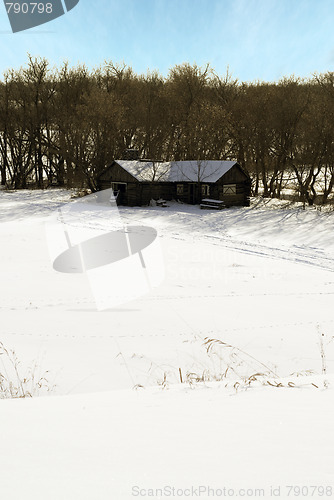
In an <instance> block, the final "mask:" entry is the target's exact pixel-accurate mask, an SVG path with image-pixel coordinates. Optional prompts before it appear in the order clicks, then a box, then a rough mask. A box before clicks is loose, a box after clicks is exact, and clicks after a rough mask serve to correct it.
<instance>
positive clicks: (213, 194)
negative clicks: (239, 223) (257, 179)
mask: <svg viewBox="0 0 334 500" xmlns="http://www.w3.org/2000/svg"><path fill="white" fill-rule="evenodd" d="M226 185H235V193H234V194H232V193H224V186H226ZM250 187H251V182H250V179H249V177H248V176H247V175H246V174H245V173H244V172H243V171H242V170H241V169H240V168H239V167H238V166H237V165H234V166H233V167H232V168H231V169H230V170H229V171H228V172H226V174H225V175H223V176H222V177H221V178H220V179H219V180H218V181H217V182H216V183H215V184H213V185H212V187H211V188H210V198H213V199H217V200H221V201H224V202H225V203H226V205H227V206H249V196H250Z"/></svg>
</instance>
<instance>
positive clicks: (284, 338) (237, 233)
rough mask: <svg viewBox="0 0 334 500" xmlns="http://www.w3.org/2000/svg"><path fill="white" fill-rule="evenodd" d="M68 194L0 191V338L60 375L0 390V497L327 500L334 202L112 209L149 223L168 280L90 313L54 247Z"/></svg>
mask: <svg viewBox="0 0 334 500" xmlns="http://www.w3.org/2000/svg"><path fill="white" fill-rule="evenodd" d="M69 200H70V193H69V192H66V191H61V190H53V191H45V192H42V191H31V192H29V191H22V192H5V191H0V238H1V239H0V241H1V245H0V271H1V278H2V279H1V296H0V297H1V301H0V313H1V316H0V317H1V337H0V340H1V342H2V343H3V344H4V346H5V347H6V348H7V349H13V350H15V352H16V354H17V356H18V359H19V360H20V361H21V365H20V369H21V370H22V373H24V372H25V369H28V367H29V365H30V364H31V363H32V362H36V364H37V365H38V369H37V371H38V373H37V376H39V375H42V374H43V373H44V372H45V371H46V370H48V374H47V379H48V386H53V385H54V384H55V389H54V391H53V393H52V394H53V396H51V397H45V398H33V399H24V400H22V399H21V400H2V401H0V403H1V412H0V415H1V416H0V422H1V429H2V432H1V451H0V457H1V461H0V467H1V469H0V470H1V481H0V497H1V498H4V499H6V500H7V499H15V500H16V499H22V498H28V499H30V498H31V499H38V500H39V499H43V500H44V499H60V498H61V499H66V500H67V499H69V500H72V499H87V500H88V499H103V500H104V499H131V498H135V497H139V498H145V497H149V498H168V497H173V496H174V497H178V498H180V497H181V498H182V497H194V498H195V497H200V498H204V499H207V498H211V497H213V498H214V497H224V496H229V497H233V496H246V497H252V496H253V497H262V498H271V497H273V496H278V497H280V498H293V497H296V496H303V497H304V498H305V497H312V498H320V497H322V496H324V497H327V498H328V497H331V496H334V471H333V465H332V464H333V456H334V452H333V450H334V431H333V424H332V420H333V410H334V402H333V395H334V394H333V383H334V378H333V373H334V340H333V336H334V318H333V295H334V274H333V273H334V238H333V229H334V212H319V211H317V210H316V209H306V210H302V208H301V207H300V206H298V205H289V206H288V205H287V204H286V203H281V202H278V201H274V200H273V201H271V202H269V203H265V202H264V201H263V200H253V202H252V206H251V207H249V208H248V207H243V208H231V209H228V210H223V211H217V212H210V211H206V210H205V211H204V210H203V211H202V210H200V209H199V208H198V207H196V206H187V205H180V204H177V203H169V207H167V208H158V207H142V208H128V207H120V209H119V211H120V215H121V218H122V220H123V221H124V224H128V225H131V224H142V225H148V226H151V227H153V228H155V229H156V230H157V232H158V237H159V241H160V245H161V248H162V252H163V256H164V262H165V271H166V278H165V281H164V282H163V283H162V284H161V286H160V287H158V288H157V289H156V290H155V291H154V292H152V293H150V294H148V295H145V296H142V297H140V298H138V299H136V300H133V301H131V302H128V303H126V304H123V305H120V306H118V307H117V308H113V309H107V310H105V311H97V310H96V307H95V303H94V297H93V296H92V293H91V291H90V288H89V286H88V282H87V280H86V277H85V275H80V274H63V273H57V272H55V271H54V270H53V269H52V265H51V262H50V258H49V255H48V249H47V244H46V237H45V222H46V221H47V220H48V216H49V215H51V213H52V212H53V211H54V210H56V209H57V208H58V207H60V206H61V205H62V204H63V203H66V202H68V201H69ZM126 278H127V279H128V280H129V281H130V280H131V277H126ZM116 285H117V284H116ZM111 286H115V284H111ZM206 338H210V339H214V340H217V341H218V342H215V343H213V344H212V349H209V352H207V350H206V348H205V346H204V345H203V344H204V342H205V339H206ZM219 341H220V342H219ZM223 342H224V343H225V344H222V343H223ZM229 346H230V347H229ZM321 347H322V349H323V357H321ZM1 362H2V363H3V365H1ZM6 362H7V360H6V358H5V356H1V357H0V367H1V366H2V370H1V369H0V372H3V370H5V369H6V370H9V369H10V367H8V366H6ZM325 368H326V371H327V373H326V374H323V373H322V372H323V371H324V369H325ZM226 370H227V371H226ZM224 373H226V376H222V375H223V374H224ZM256 373H259V374H260V375H257V376H256V377H253V378H252V376H253V375H254V374H256ZM187 374H188V375H187ZM181 377H182V380H183V383H182V384H181V380H180V378H181ZM196 379H198V380H204V382H196ZM255 379H256V380H255ZM270 384H272V385H274V386H278V387H272V385H270ZM289 386H290V387H289ZM134 387H135V389H133V388H134ZM41 394H43V391H41ZM288 486H295V487H296V488H294V489H289V488H288ZM302 486H304V489H303V490H301V489H299V490H298V487H299V488H301V487H302ZM164 487H166V488H165V489H163V488H164ZM173 487H174V488H175V489H174V490H173ZM200 487H201V489H200ZM209 487H210V488H211V490H209V489H208V488H209ZM329 487H333V489H332V490H330V489H329ZM224 488H226V489H224ZM279 488H280V489H279ZM322 488H324V489H322ZM326 488H327V489H326ZM156 490H158V491H156ZM159 490H162V491H159Z"/></svg>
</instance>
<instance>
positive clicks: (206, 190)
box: [202, 184, 210, 196]
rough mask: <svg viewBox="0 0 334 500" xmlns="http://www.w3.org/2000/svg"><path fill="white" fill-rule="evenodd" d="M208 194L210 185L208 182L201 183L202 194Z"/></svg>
mask: <svg viewBox="0 0 334 500" xmlns="http://www.w3.org/2000/svg"><path fill="white" fill-rule="evenodd" d="M209 195H210V186H209V185H208V184H202V196H209Z"/></svg>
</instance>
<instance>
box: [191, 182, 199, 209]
mask: <svg viewBox="0 0 334 500" xmlns="http://www.w3.org/2000/svg"><path fill="white" fill-rule="evenodd" d="M189 203H192V204H193V205H195V204H196V203H197V184H196V183H195V182H192V183H191V184H189Z"/></svg>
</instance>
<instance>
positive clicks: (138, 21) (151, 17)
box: [0, 0, 334, 81]
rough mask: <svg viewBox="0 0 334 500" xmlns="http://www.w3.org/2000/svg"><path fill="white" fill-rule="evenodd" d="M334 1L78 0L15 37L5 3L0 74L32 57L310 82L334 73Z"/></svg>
mask: <svg viewBox="0 0 334 500" xmlns="http://www.w3.org/2000/svg"><path fill="white" fill-rule="evenodd" d="M333 26H334V1H333V0H95V1H93V0H80V2H79V4H78V5H77V6H76V7H75V8H74V9H73V10H71V11H70V12H68V13H67V14H66V15H64V16H61V17H59V18H58V19H56V20H54V21H52V22H50V23H48V24H45V25H43V26H40V27H38V28H34V29H31V30H28V31H24V32H21V33H15V34H13V33H11V31H10V25H9V21H8V18H7V14H6V9H5V6H4V4H3V3H1V4H0V54H1V57H0V73H1V74H2V73H3V71H4V70H6V69H7V68H19V67H20V66H22V65H24V64H25V63H26V61H27V53H28V52H29V53H30V54H31V55H33V56H42V57H46V58H47V59H48V60H49V61H50V63H51V64H52V65H58V66H59V65H61V63H62V62H63V61H65V60H68V61H69V63H70V64H72V65H76V64H77V63H85V64H86V65H87V66H88V67H89V68H93V67H96V66H98V65H100V64H102V63H103V61H104V60H112V61H113V62H122V61H124V62H125V63H126V64H128V65H130V66H132V68H133V69H134V70H135V71H136V72H137V73H146V71H147V70H148V69H150V70H159V71H160V73H162V74H163V75H167V74H168V71H169V69H170V68H171V67H173V66H174V65H176V64H181V63H183V62H189V63H191V64H192V63H195V62H196V63H197V64H198V65H200V66H202V65H204V64H206V63H207V62H209V63H210V64H211V66H212V67H213V68H214V69H215V70H216V71H217V72H218V73H219V74H221V75H223V74H225V73H226V69H227V66H229V70H230V73H232V75H233V77H235V78H238V79H239V80H241V81H254V80H265V81H275V80H278V79H279V78H281V77H282V76H289V75H292V74H294V75H296V76H302V77H307V76H310V75H311V74H312V73H313V72H325V71H333V68H334V29H333Z"/></svg>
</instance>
